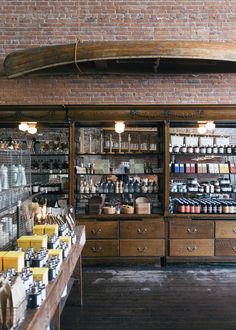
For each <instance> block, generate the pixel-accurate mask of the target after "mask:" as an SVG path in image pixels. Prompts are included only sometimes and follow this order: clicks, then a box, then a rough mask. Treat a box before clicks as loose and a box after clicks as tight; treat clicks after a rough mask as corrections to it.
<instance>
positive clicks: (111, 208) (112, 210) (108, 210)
mask: <svg viewBox="0 0 236 330" xmlns="http://www.w3.org/2000/svg"><path fill="white" fill-rule="evenodd" d="M103 213H104V214H115V213H116V208H115V207H114V206H104V208H103Z"/></svg>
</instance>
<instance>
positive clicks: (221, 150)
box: [169, 144, 236, 155]
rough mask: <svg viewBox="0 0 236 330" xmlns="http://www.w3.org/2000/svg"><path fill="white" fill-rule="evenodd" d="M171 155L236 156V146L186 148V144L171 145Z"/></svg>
mask: <svg viewBox="0 0 236 330" xmlns="http://www.w3.org/2000/svg"><path fill="white" fill-rule="evenodd" d="M169 152H170V153H172V152H173V153H183V154H184V153H189V154H193V153H194V154H209V155H210V154H229V155H230V154H236V146H234V145H227V146H222V145H221V146H217V145H216V144H214V145H213V146H210V145H209V146H186V145H185V144H184V145H182V146H178V145H174V146H172V145H171V144H170V146H169Z"/></svg>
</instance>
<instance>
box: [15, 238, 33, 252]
mask: <svg viewBox="0 0 236 330" xmlns="http://www.w3.org/2000/svg"><path fill="white" fill-rule="evenodd" d="M17 246H18V247H19V248H21V249H22V250H24V251H26V250H27V249H28V248H29V247H31V236H21V237H20V238H18V239H17Z"/></svg>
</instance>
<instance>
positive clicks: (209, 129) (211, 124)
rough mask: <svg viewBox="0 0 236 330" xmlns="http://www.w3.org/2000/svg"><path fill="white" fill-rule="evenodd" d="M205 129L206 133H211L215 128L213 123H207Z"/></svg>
mask: <svg viewBox="0 0 236 330" xmlns="http://www.w3.org/2000/svg"><path fill="white" fill-rule="evenodd" d="M205 127H206V129H207V130H208V131H212V130H213V129H215V128H216V125H215V123H214V121H208V122H207V123H206V125H205Z"/></svg>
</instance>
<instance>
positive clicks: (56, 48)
mask: <svg viewBox="0 0 236 330" xmlns="http://www.w3.org/2000/svg"><path fill="white" fill-rule="evenodd" d="M75 63H76V64H77V65H75ZM4 70H5V73H6V75H7V76H8V77H9V78H15V77H20V76H22V75H25V74H29V73H35V72H37V73H38V74H39V73H40V74H53V73H54V74H64V73H72V72H77V73H78V74H139V73H153V74H155V73H191V72H193V73H195V72H205V73H208V72H213V73H215V72H217V73H218V72H236V43H223V42H200V41H122V42H119V41H114V42H110V41H107V42H105V41H104V42H83V43H78V44H66V45H53V46H44V47H37V48H29V49H24V50H20V51H16V52H13V53H10V54H9V55H7V56H6V58H5V61H4Z"/></svg>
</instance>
